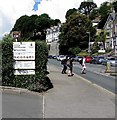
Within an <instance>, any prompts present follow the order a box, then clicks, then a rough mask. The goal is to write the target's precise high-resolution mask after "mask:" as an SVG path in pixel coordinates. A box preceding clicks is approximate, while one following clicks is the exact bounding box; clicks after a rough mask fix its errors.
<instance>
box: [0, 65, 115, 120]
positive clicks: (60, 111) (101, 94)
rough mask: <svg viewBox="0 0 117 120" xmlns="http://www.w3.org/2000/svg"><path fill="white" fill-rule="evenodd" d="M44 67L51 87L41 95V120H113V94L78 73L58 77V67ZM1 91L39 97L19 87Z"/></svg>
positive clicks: (59, 73)
mask: <svg viewBox="0 0 117 120" xmlns="http://www.w3.org/2000/svg"><path fill="white" fill-rule="evenodd" d="M47 68H48V71H49V73H50V74H48V77H49V78H50V80H51V82H52V83H53V86H54V88H52V89H50V90H48V91H47V92H45V93H43V118H115V95H114V94H113V93H111V92H109V91H107V90H105V89H103V88H101V87H99V86H97V85H96V84H93V83H91V82H90V81H87V80H86V79H84V78H83V77H81V76H79V75H77V74H74V75H73V76H71V77H68V76H67V74H61V69H62V68H61V67H56V66H54V65H52V64H49V63H48V66H47ZM0 89H2V90H4V91H10V92H11V91H14V92H17V93H18V94H22V93H28V94H29V93H31V94H37V95H38V93H34V92H30V91H28V90H26V89H21V88H13V87H0ZM39 94H40V93H39Z"/></svg>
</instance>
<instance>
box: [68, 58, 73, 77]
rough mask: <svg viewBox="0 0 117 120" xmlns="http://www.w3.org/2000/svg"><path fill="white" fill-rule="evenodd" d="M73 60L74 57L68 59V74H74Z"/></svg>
mask: <svg viewBox="0 0 117 120" xmlns="http://www.w3.org/2000/svg"><path fill="white" fill-rule="evenodd" d="M73 61H74V59H73V58H69V60H68V61H67V66H68V68H69V70H68V73H67V75H68V76H73V73H72V71H73Z"/></svg>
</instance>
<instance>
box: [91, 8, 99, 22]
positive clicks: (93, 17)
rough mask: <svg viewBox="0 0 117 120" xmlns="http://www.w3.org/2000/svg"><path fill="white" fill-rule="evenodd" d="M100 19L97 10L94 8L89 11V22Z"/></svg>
mask: <svg viewBox="0 0 117 120" xmlns="http://www.w3.org/2000/svg"><path fill="white" fill-rule="evenodd" d="M97 17H98V18H100V14H99V8H95V9H93V10H92V11H91V13H90V16H89V18H90V19H91V20H94V19H95V18H97Z"/></svg>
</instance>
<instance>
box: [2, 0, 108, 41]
mask: <svg viewBox="0 0 117 120" xmlns="http://www.w3.org/2000/svg"><path fill="white" fill-rule="evenodd" d="M83 1H84V0H0V39H1V38H2V37H3V35H4V34H5V33H9V32H10V31H11V29H12V28H13V26H14V24H15V22H16V20H17V19H19V18H20V17H21V16H23V15H28V16H31V15H33V14H36V15H41V14H43V13H47V14H48V15H49V16H50V17H51V18H52V19H60V20H61V22H65V14H66V12H67V11H68V10H69V9H72V8H78V7H79V6H80V4H81V2H83ZM93 1H94V3H96V4H97V6H98V7H99V6H100V4H102V3H103V2H105V1H107V0H93Z"/></svg>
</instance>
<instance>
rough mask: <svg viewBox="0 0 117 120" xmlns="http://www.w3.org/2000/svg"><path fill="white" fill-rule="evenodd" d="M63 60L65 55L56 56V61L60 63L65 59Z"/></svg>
mask: <svg viewBox="0 0 117 120" xmlns="http://www.w3.org/2000/svg"><path fill="white" fill-rule="evenodd" d="M65 58H66V56H65V55H59V56H57V60H58V61H62V60H63V59H65Z"/></svg>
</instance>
